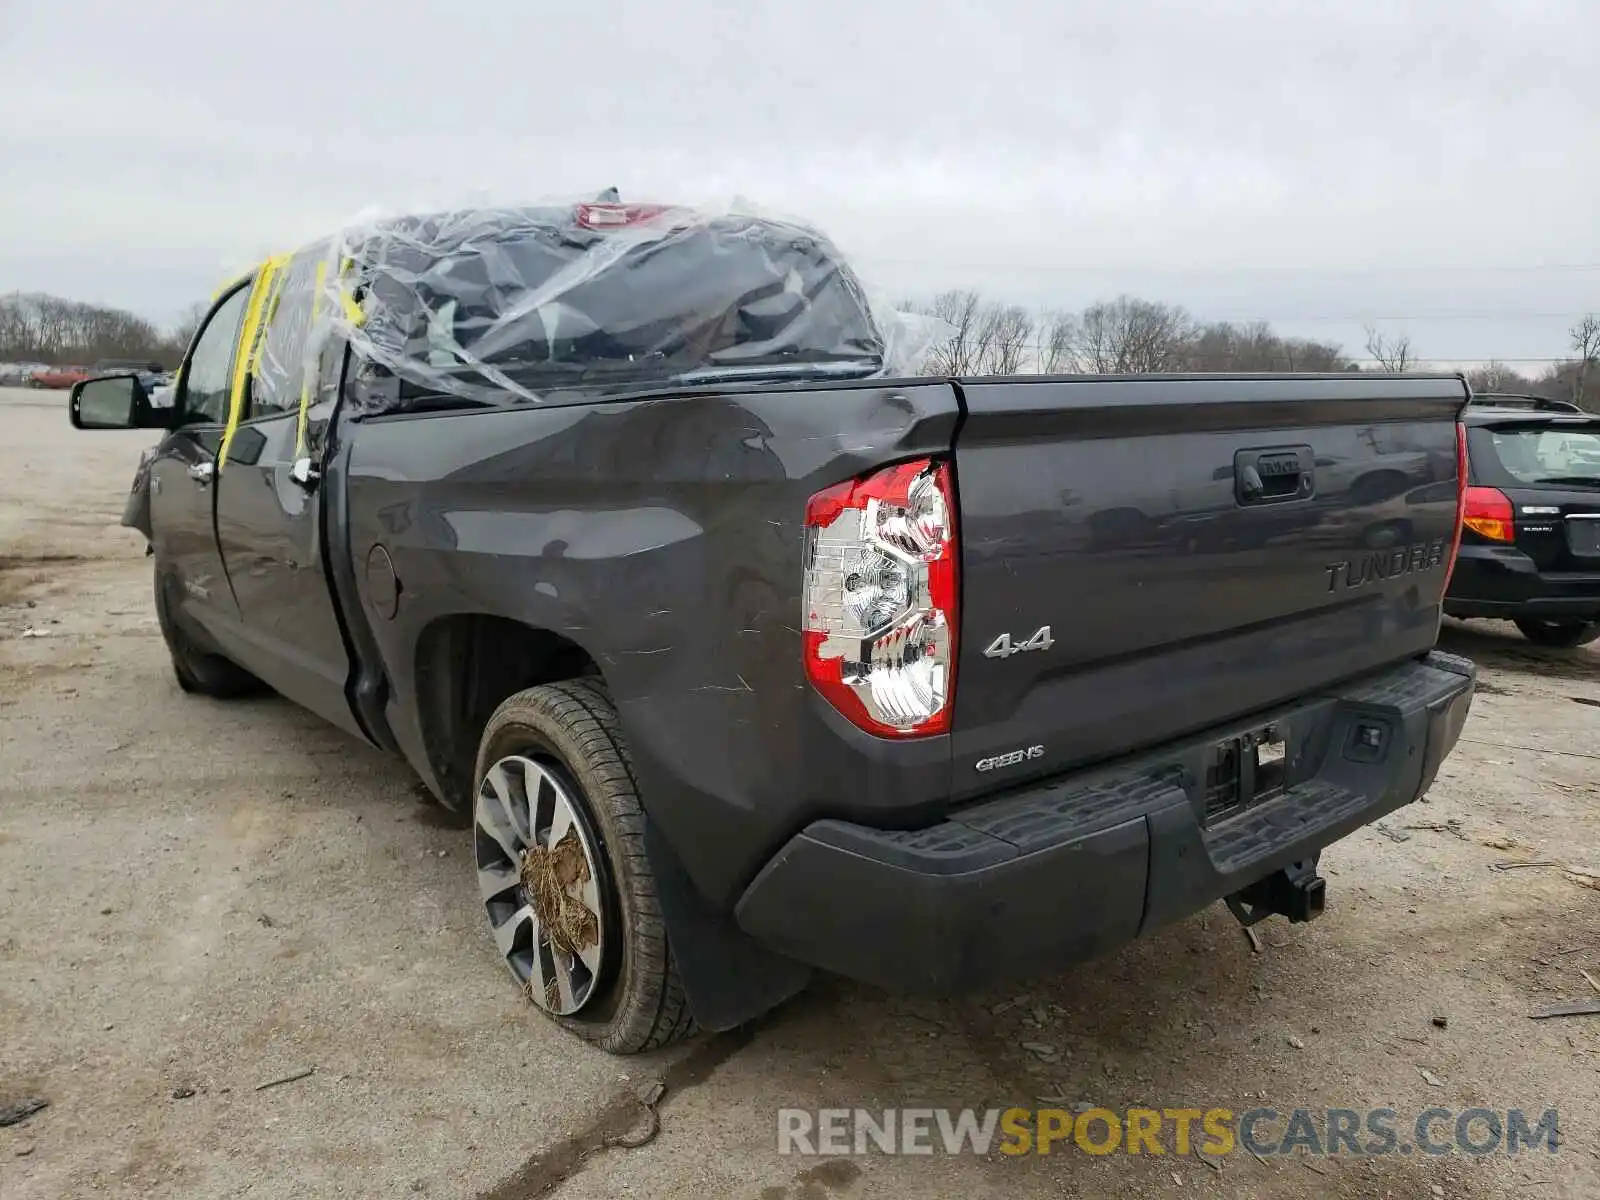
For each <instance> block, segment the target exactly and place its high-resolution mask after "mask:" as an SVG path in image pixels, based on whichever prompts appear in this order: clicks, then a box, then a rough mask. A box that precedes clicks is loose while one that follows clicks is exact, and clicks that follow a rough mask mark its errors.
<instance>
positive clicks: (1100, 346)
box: [0, 288, 1600, 412]
mask: <svg viewBox="0 0 1600 1200" xmlns="http://www.w3.org/2000/svg"><path fill="white" fill-rule="evenodd" d="M901 307H902V308H905V309H907V310H908V311H911V312H916V313H923V314H926V315H929V316H934V317H938V318H940V319H941V320H943V321H946V322H948V323H949V325H950V327H951V328H952V329H953V330H954V333H953V334H952V335H951V336H950V338H948V339H947V340H946V341H945V342H943V343H942V344H940V345H938V346H936V347H935V348H934V350H933V352H932V353H931V354H930V355H929V357H928V359H927V361H926V362H925V364H924V366H923V371H924V373H925V374H929V375H1015V374H1023V373H1035V372H1037V373H1040V374H1046V375H1059V374H1090V375H1132V374H1145V373H1153V372H1162V371H1192V372H1198V373H1208V372H1229V371H1323V372H1328V371H1334V372H1338V371H1360V370H1362V369H1363V364H1362V363H1361V362H1358V361H1357V360H1356V359H1354V358H1352V357H1351V356H1349V355H1348V354H1346V353H1345V351H1344V349H1343V348H1342V347H1340V346H1338V345H1335V344H1333V343H1331V342H1321V341H1315V340H1312V339H1308V338H1293V337H1284V336H1282V335H1280V334H1278V333H1276V332H1274V330H1273V329H1272V327H1271V326H1270V325H1269V324H1267V323H1266V322H1265V321H1254V322H1247V323H1239V322H1233V321H1211V322H1206V321H1201V320H1198V319H1197V318H1195V317H1193V316H1191V315H1190V313H1189V312H1188V311H1187V310H1186V309H1184V308H1183V307H1182V306H1181V305H1176V304H1164V303H1160V302H1157V301H1152V300H1143V299H1140V298H1138V297H1136V296H1119V297H1117V298H1116V299H1115V300H1103V301H1100V302H1099V303H1096V304H1091V305H1089V306H1088V307H1087V308H1085V309H1083V310H1082V311H1081V312H1068V311H1061V310H1053V311H1046V312H1036V311H1034V310H1031V309H1028V308H1026V307H1024V306H1022V305H1020V304H1010V303H1007V302H1005V301H1003V300H995V299H991V298H988V297H985V296H984V295H983V294H982V293H980V292H978V291H976V290H973V289H970V288H958V289H953V290H951V291H947V292H941V293H939V294H938V295H937V296H934V297H933V298H932V299H931V300H925V301H909V302H907V303H905V304H903V305H902V306H901ZM205 308H206V306H205V305H204V304H196V305H192V306H191V307H190V308H189V310H188V311H186V312H185V313H184V315H183V316H182V317H181V318H180V319H179V320H178V322H177V323H176V324H175V325H174V326H173V327H172V328H170V329H166V330H162V329H159V328H158V327H157V326H156V325H155V324H154V323H153V322H151V321H148V320H146V319H145V318H143V317H139V316H135V315H134V314H133V313H130V312H126V311H124V310H122V309H118V308H110V307H107V306H105V305H98V304H85V303H83V302H82V301H78V300H68V299H65V298H63V297H61V296H52V295H48V294H46V293H43V292H15V293H12V294H11V295H8V296H0V362H40V363H48V364H50V365H61V366H79V365H85V366H86V365H90V364H93V363H95V362H98V361H100V360H102V359H108V358H121V359H148V360H150V361H152V362H159V363H161V364H162V365H163V366H167V367H172V366H176V365H177V363H178V360H179V359H181V358H182V357H183V351H184V349H185V347H186V346H187V345H188V343H189V339H190V337H191V336H192V335H193V333H194V330H195V327H196V326H197V325H198V323H199V319H200V317H201V316H203V315H204V312H205ZM1569 339H1570V348H1571V350H1572V357H1571V358H1569V359H1565V360H1563V361H1560V362H1555V363H1551V364H1550V365H1549V366H1548V367H1546V368H1545V370H1544V371H1543V372H1541V373H1539V374H1537V375H1527V374H1523V373H1521V372H1519V371H1518V370H1516V369H1515V368H1514V367H1511V366H1508V365H1506V364H1504V363H1499V362H1489V363H1487V364H1485V365H1484V366H1482V367H1480V368H1478V369H1477V370H1474V371H1471V372H1469V373H1468V376H1467V378H1468V379H1469V380H1470V381H1471V383H1472V386H1473V389H1474V390H1475V391H1479V392H1515V393H1521V394H1525V395H1536V396H1548V397H1550V398H1552V399H1560V400H1576V401H1577V402H1578V403H1579V404H1581V405H1582V406H1583V407H1584V408H1587V409H1589V410H1591V411H1594V412H1600V315H1594V314H1590V315H1589V316H1586V317H1584V318H1582V319H1581V320H1579V321H1578V322H1577V323H1576V324H1574V325H1573V327H1572V328H1571V330H1570V331H1569ZM1365 348H1366V352H1367V363H1368V364H1370V365H1371V366H1372V367H1373V368H1374V369H1377V370H1382V371H1408V370H1416V369H1417V368H1418V367H1420V366H1422V365H1423V364H1422V362H1421V361H1420V360H1419V359H1418V357H1417V355H1416V353H1415V351H1414V350H1413V349H1412V346H1411V341H1410V339H1409V338H1408V337H1405V336H1403V335H1393V334H1388V333H1385V332H1383V331H1381V330H1378V329H1368V330H1367V338H1366V347H1365Z"/></svg>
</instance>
